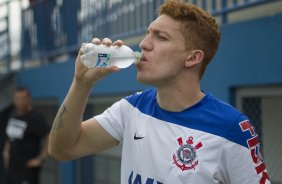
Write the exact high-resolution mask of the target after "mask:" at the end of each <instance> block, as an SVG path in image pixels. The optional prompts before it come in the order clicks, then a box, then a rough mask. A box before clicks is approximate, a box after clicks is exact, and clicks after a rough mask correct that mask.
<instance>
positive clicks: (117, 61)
mask: <svg viewBox="0 0 282 184" xmlns="http://www.w3.org/2000/svg"><path fill="white" fill-rule="evenodd" d="M133 63H134V58H132V57H123V58H114V59H112V60H111V62H110V66H117V67H118V68H127V67H129V66H130V65H132V64H133Z"/></svg>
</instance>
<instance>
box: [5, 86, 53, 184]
mask: <svg viewBox="0 0 282 184" xmlns="http://www.w3.org/2000/svg"><path fill="white" fill-rule="evenodd" d="M13 104H14V109H15V110H14V112H12V113H11V116H10V118H9V120H8V123H7V127H6V135H7V140H6V142H5V146H4V149H3V160H4V169H5V177H4V182H5V184H38V183H39V176H40V169H41V166H42V162H43V160H44V159H46V158H47V155H48V135H49V131H50V127H49V125H48V123H47V122H46V120H45V118H44V116H43V115H42V114H40V113H39V112H36V111H35V110H34V109H33V107H32V97H31V95H30V92H29V90H28V89H27V88H25V87H19V88H17V89H16V90H15V93H14V96H13Z"/></svg>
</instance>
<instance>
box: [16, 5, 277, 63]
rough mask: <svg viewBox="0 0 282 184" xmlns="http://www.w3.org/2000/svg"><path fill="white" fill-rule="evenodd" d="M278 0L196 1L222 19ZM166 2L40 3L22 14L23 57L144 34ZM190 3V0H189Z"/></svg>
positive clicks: (50, 54) (48, 55)
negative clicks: (233, 13)
mask: <svg viewBox="0 0 282 184" xmlns="http://www.w3.org/2000/svg"><path fill="white" fill-rule="evenodd" d="M270 1H275V0H229V1H228V0H193V1H191V0H190V1H189V2H193V3H195V4H196V5H198V6H200V7H202V8H204V9H207V11H209V12H210V13H211V14H213V15H215V16H216V15H217V16H220V17H221V20H222V23H226V22H227V21H228V20H227V14H228V13H229V12H232V11H235V10H238V9H242V8H246V7H249V6H254V5H257V4H261V3H266V2H270ZM163 2H164V0H138V1H137V0H115V1H113V0H95V1H93V0H80V1H66V0H60V1H58V0H41V1H39V2H38V3H37V4H35V5H34V6H33V7H30V8H28V9H26V10H24V11H23V24H22V25H23V29H22V38H23V41H22V44H23V45H22V56H23V60H24V59H30V58H33V57H39V58H48V57H49V58H50V57H52V56H54V55H58V54H60V53H68V52H69V51H74V50H77V49H78V48H79V45H80V43H82V42H90V41H91V39H92V38H93V37H94V36H95V37H99V38H104V37H109V38H111V39H113V40H115V39H125V38H128V37H132V36H136V35H140V34H141V33H145V31H146V29H147V26H148V25H149V24H150V22H152V21H153V20H154V19H155V18H156V17H157V9H158V7H159V6H160V5H161V4H162V3H163ZM187 2H188V0H187Z"/></svg>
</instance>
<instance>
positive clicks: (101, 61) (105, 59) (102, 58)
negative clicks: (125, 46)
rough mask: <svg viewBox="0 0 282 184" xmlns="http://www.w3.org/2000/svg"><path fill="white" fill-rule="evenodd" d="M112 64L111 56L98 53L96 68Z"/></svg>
mask: <svg viewBox="0 0 282 184" xmlns="http://www.w3.org/2000/svg"><path fill="white" fill-rule="evenodd" d="M109 62H110V54H100V53H98V61H97V62H96V65H95V67H107V66H109Z"/></svg>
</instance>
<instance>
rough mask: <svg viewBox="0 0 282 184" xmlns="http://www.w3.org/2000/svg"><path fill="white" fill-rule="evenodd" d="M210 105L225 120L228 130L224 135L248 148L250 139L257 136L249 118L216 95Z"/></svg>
mask: <svg viewBox="0 0 282 184" xmlns="http://www.w3.org/2000/svg"><path fill="white" fill-rule="evenodd" d="M210 105H211V108H213V109H214V111H213V112H214V113H215V114H217V117H219V118H221V119H222V120H223V121H222V122H225V123H224V125H225V126H226V132H225V135H224V137H225V138H226V139H228V140H230V141H232V142H234V143H237V144H240V145H242V146H244V147H247V148H248V140H249V139H252V137H253V136H257V135H256V132H255V128H254V127H253V125H252V123H251V121H250V120H249V118H248V117H247V116H246V115H245V114H243V113H242V112H240V111H239V110H238V109H236V108H235V107H233V106H231V105H230V104H228V103H226V102H224V101H221V100H219V99H217V98H215V97H212V98H211V100H210Z"/></svg>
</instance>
